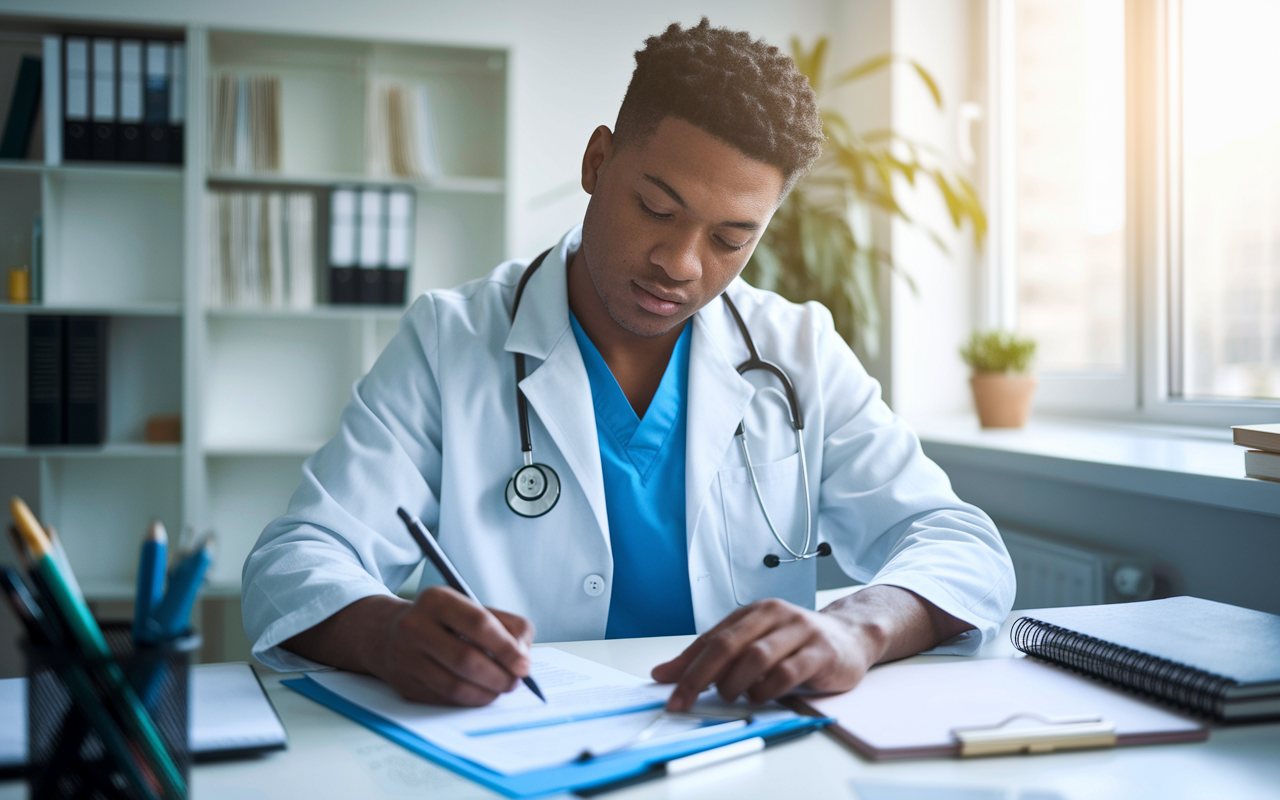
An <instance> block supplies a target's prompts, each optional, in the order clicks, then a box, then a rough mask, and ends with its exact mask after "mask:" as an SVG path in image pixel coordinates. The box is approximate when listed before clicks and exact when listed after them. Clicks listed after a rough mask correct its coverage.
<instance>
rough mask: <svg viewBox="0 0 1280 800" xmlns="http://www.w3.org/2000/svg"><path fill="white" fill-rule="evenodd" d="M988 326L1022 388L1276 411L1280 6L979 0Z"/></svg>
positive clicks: (1096, 402)
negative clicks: (1004, 345)
mask: <svg viewBox="0 0 1280 800" xmlns="http://www.w3.org/2000/svg"><path fill="white" fill-rule="evenodd" d="M987 13H988V25H987V32H988V36H987V41H988V43H989V47H988V51H989V52H988V62H987V63H988V96H989V98H990V102H989V105H990V119H991V126H990V128H989V132H988V151H987V152H988V158H987V161H988V169H989V171H990V175H989V181H988V201H989V205H990V210H991V220H992V246H991V247H990V248H989V254H990V255H989V258H988V261H989V269H988V272H989V275H988V278H989V280H988V285H987V291H986V292H985V294H984V296H985V297H986V300H987V302H986V312H985V317H986V320H985V322H986V324H988V325H999V326H1001V327H1006V328H1016V329H1017V330H1018V331H1020V332H1022V333H1024V334H1027V335H1030V336H1033V337H1034V338H1035V339H1036V340H1037V341H1038V342H1039V345H1040V347H1039V355H1038V362H1037V372H1038V374H1039V375H1040V378H1041V390H1040V395H1039V398H1038V400H1037V403H1038V404H1039V405H1040V406H1041V407H1043V408H1056V409H1058V410H1063V411H1087V412H1089V413H1098V412H1104V413H1108V414H1113V415H1114V414H1120V415H1130V414H1134V413H1136V414H1139V415H1141V416H1143V417H1145V418H1155V419H1161V420H1170V421H1184V422H1202V423H1205V424H1214V425H1217V424H1221V423H1223V422H1228V421H1229V422H1237V423H1239V422H1252V421H1274V420H1277V419H1280V403H1277V402H1276V401H1277V400H1280V48H1277V47H1275V46H1274V39H1275V38H1276V34H1277V33H1280V3H1276V2H1274V0H988V3H987Z"/></svg>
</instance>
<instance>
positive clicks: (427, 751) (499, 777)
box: [281, 678, 831, 797]
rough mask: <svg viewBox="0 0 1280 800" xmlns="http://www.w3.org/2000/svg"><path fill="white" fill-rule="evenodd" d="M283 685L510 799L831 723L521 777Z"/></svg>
mask: <svg viewBox="0 0 1280 800" xmlns="http://www.w3.org/2000/svg"><path fill="white" fill-rule="evenodd" d="M281 683H282V684H284V685H285V686H288V687H289V688H290V689H293V690H294V691H295V692H298V693H299V694H301V695H303V696H305V697H309V698H311V699H312V700H315V701H316V702H317V703H320V704H321V705H323V706H327V707H328V708H330V709H332V710H334V711H337V712H338V713H339V714H342V715H343V716H346V717H350V718H351V719H352V720H354V721H356V722H358V723H360V724H361V725H363V726H365V727H366V728H368V729H369V730H371V731H373V732H375V733H379V734H382V735H383V736H385V737H387V738H388V739H390V740H391V741H393V742H395V743H397V744H399V745H401V746H403V747H405V748H407V749H409V750H411V751H413V752H415V753H417V754H418V755H420V756H423V757H424V758H427V759H429V760H431V761H434V762H435V763H437V764H439V765H440V766H442V767H448V768H449V769H451V770H453V771H454V772H456V773H458V774H459V775H462V776H463V777H466V778H470V779H471V780H473V781H475V782H476V783H479V784H481V785H482V786H486V787H488V788H490V789H493V790H494V791H497V792H501V793H503V794H505V795H507V796H508V797H537V796H539V795H544V794H552V793H554V792H566V791H572V790H574V789H582V788H585V787H588V786H596V785H598V784H602V783H611V782H613V781H616V780H620V779H623V778H629V777H632V776H634V775H639V774H640V773H642V772H645V771H647V770H648V769H649V767H650V765H652V764H654V763H659V762H663V761H668V760H670V759H673V758H679V757H681V756H687V755H690V754H692V753H699V752H702V751H703V750H710V749H712V748H714V747H721V746H723V745H726V744H732V743H733V742H737V741H740V740H742V739H750V738H752V737H754V736H769V735H771V734H774V733H783V732H786V731H793V730H799V729H803V728H821V727H824V726H825V725H827V724H829V723H830V722H831V720H829V719H826V718H823V717H796V718H792V719H785V720H780V721H778V722H754V723H752V724H750V725H747V726H746V727H742V728H735V729H734V730H731V731H724V732H722V733H718V734H708V735H707V736H705V737H702V738H699V739H696V740H685V741H679V742H671V743H670V744H667V745H658V746H655V747H651V748H646V749H643V750H631V751H625V752H621V753H615V754H613V755H607V756H601V757H600V758H595V759H592V760H591V761H588V762H584V763H574V764H566V765H564V766H562V767H552V768H550V769H542V770H535V771H533V772H524V773H521V774H519V775H503V774H502V773H500V772H494V771H493V770H491V769H488V768H487V767H482V766H480V765H479V764H475V763H472V762H471V761H468V760H467V759H465V758H461V757H460V756H457V755H454V754H453V753H450V752H449V751H448V750H444V749H442V748H440V747H437V746H436V745H433V744H431V743H430V742H428V741H426V740H425V739H423V738H422V737H420V736H418V735H417V734H415V733H413V732H411V731H409V730H406V729H405V728H402V727H400V726H399V725H396V724H395V723H393V722H390V721H388V720H386V719H384V718H383V717H380V716H378V715H377V714H374V713H372V712H370V711H367V710H365V709H364V708H361V707H360V706H358V705H356V704H355V703H352V702H350V701H348V700H345V699H343V698H342V697H340V696H339V695H337V694H336V693H334V692H331V691H329V690H328V689H326V688H325V687H323V686H321V685H320V684H319V683H317V682H316V681H313V680H311V679H310V678H292V679H290V680H285V681H281Z"/></svg>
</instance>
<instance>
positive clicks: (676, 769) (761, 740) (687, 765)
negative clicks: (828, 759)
mask: <svg viewBox="0 0 1280 800" xmlns="http://www.w3.org/2000/svg"><path fill="white" fill-rule="evenodd" d="M821 727H822V724H814V725H802V726H800V727H798V728H791V729H790V730H785V731H779V732H778V733H774V734H770V735H768V736H753V737H751V738H750V739H742V740H740V741H736V742H732V743H730V744H726V745H724V746H722V747H713V748H712V749H710V750H703V751H702V752H701V753H693V754H691V755H687V756H681V757H679V758H672V759H669V760H667V761H659V762H657V763H655V764H650V765H649V767H648V769H645V770H644V771H643V772H638V773H636V774H635V775H630V776H628V777H626V778H620V779H618V780H616V781H609V782H607V783H598V784H596V785H595V786H587V787H584V788H582V789H578V790H576V791H574V794H576V795H577V796H578V797H595V796H596V795H598V794H605V793H606V792H612V791H615V790H617V789H624V788H626V787H628V786H634V785H636V784H637V783H644V782H645V781H651V780H654V779H655V778H665V777H666V776H668V775H679V774H681V773H682V772H692V771H693V770H695V769H702V768H703V767H709V766H711V765H713V764H721V763H723V762H725V761H732V760H733V759H735V758H741V757H742V756H747V755H751V754H752V753H758V752H760V751H761V750H763V749H765V748H766V747H773V746H774V745H775V744H782V743H783V742H789V741H791V740H792V739H799V738H800V737H801V736H807V735H809V734H811V733H813V732H814V731H816V730H818V729H819V728H821Z"/></svg>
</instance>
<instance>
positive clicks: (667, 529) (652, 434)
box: [569, 313, 695, 639]
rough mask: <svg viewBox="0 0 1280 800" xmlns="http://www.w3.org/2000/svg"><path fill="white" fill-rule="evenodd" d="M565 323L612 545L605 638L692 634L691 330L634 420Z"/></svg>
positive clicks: (589, 349) (583, 341)
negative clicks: (688, 494)
mask: <svg viewBox="0 0 1280 800" xmlns="http://www.w3.org/2000/svg"><path fill="white" fill-rule="evenodd" d="M569 322H570V323H571V324H572V326H573V335H574V337H575V338H577V340H578V349H579V350H581V351H582V361H583V363H585V364H586V367H587V378H588V380H589V381H590V382H591V400H592V403H593V404H594V406H595V412H596V435H597V437H598V438H599V439H600V466H601V467H602V468H603V470H604V500H605V508H606V510H607V514H608V517H609V541H610V543H611V544H612V546H613V595H612V599H611V601H610V603H609V624H608V626H607V628H606V629H605V636H606V637H607V638H609V639H622V638H630V637H634V636H674V635H676V634H682V633H694V632H695V627H694V622H693V596H692V593H691V591H690V589H689V551H688V547H687V544H686V536H685V507H684V454H685V430H686V422H685V420H686V411H687V409H688V402H687V400H688V396H689V340H690V337H691V335H692V334H691V331H692V330H693V325H691V324H686V325H685V326H684V331H683V332H681V334H680V338H679V339H678V340H677V341H676V346H675V349H674V350H672V352H671V360H670V361H668V362H667V369H666V372H664V373H663V375H662V382H661V383H660V384H659V385H658V391H657V392H656V393H655V394H654V395H653V400H651V401H650V402H649V408H647V409H646V410H645V414H644V419H640V418H639V417H637V416H636V412H635V409H633V408H632V407H631V403H630V402H628V400H627V396H626V395H625V394H623V392H622V387H621V386H619V385H618V381H617V379H615V378H614V377H613V373H612V372H610V371H609V365H608V364H606V363H605V361H604V357H603V356H601V355H600V351H599V350H597V349H596V346H595V345H594V344H593V343H592V342H591V340H590V339H589V338H587V334H586V332H585V331H583V330H582V326H581V325H579V324H578V320H577V318H576V317H574V316H573V314H572V313H570V314H569Z"/></svg>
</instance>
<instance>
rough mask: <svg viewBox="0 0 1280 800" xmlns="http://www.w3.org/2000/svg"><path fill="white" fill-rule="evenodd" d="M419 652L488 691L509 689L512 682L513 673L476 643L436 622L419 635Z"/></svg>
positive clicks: (507, 690)
mask: <svg viewBox="0 0 1280 800" xmlns="http://www.w3.org/2000/svg"><path fill="white" fill-rule="evenodd" d="M421 646H422V650H421V652H422V653H423V654H425V655H427V656H429V657H430V658H431V659H433V660H434V661H435V662H436V663H438V664H439V665H440V666H442V667H444V668H445V669H446V670H448V671H449V673H450V674H451V675H453V676H455V677H457V678H460V679H462V680H464V681H467V682H469V683H473V684H475V685H476V686H478V687H480V688H482V689H485V690H486V691H489V692H495V693H499V694H500V693H502V692H509V691H511V690H512V689H514V688H515V686H516V680H517V678H516V676H515V675H514V674H512V673H511V672H510V671H509V670H507V669H506V668H505V667H503V666H502V665H501V664H499V663H498V662H496V661H494V660H493V658H492V657H491V656H490V655H489V654H488V653H486V652H485V651H484V650H482V649H481V648H479V647H478V646H476V644H475V643H474V642H472V641H470V639H461V638H459V637H458V636H457V634H456V633H455V632H454V631H453V630H451V629H449V628H445V627H444V626H442V625H436V626H435V628H434V630H432V631H430V632H429V633H428V634H427V635H426V636H424V637H423V639H422V645H421Z"/></svg>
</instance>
